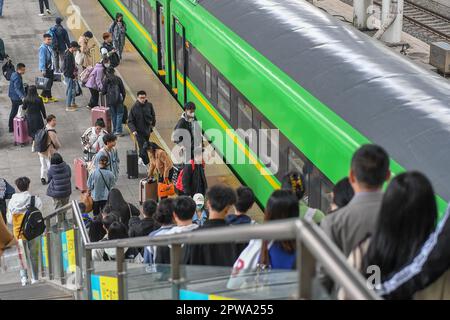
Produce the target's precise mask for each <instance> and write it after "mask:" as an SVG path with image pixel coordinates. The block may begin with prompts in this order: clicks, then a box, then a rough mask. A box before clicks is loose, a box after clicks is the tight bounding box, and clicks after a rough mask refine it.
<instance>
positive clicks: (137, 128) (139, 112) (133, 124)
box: [128, 91, 156, 165]
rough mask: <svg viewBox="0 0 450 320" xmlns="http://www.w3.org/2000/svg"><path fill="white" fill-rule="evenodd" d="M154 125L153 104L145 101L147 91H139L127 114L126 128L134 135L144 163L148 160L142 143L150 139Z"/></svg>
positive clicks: (146, 163)
mask: <svg viewBox="0 0 450 320" xmlns="http://www.w3.org/2000/svg"><path fill="white" fill-rule="evenodd" d="M155 125H156V115H155V110H154V109H153V105H152V104H151V103H150V102H148V101H147V93H146V92H145V91H139V92H138V93H137V101H136V103H135V104H134V105H133V107H132V108H131V110H130V112H129V114H128V128H129V129H130V131H131V133H132V134H133V135H134V136H135V137H136V140H137V142H138V145H139V156H140V158H141V159H142V160H140V161H142V162H143V163H144V164H145V165H148V163H149V162H150V160H149V158H148V155H147V152H146V150H145V148H144V144H145V143H146V142H148V140H149V139H150V134H151V133H152V131H153V128H154V127H155Z"/></svg>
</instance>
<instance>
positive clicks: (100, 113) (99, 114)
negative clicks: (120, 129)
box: [91, 106, 112, 133]
mask: <svg viewBox="0 0 450 320" xmlns="http://www.w3.org/2000/svg"><path fill="white" fill-rule="evenodd" d="M99 118H102V119H103V121H105V124H106V128H105V129H106V131H108V132H109V133H111V127H112V124H111V114H110V112H109V108H107V107H101V106H100V107H95V108H92V110H91V119H92V126H95V122H96V121H97V119H99Z"/></svg>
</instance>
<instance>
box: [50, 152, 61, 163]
mask: <svg viewBox="0 0 450 320" xmlns="http://www.w3.org/2000/svg"><path fill="white" fill-rule="evenodd" d="M63 162H64V160H63V157H62V156H61V155H60V154H59V153H57V152H56V153H54V154H53V155H52V157H51V158H50V164H61V163H63Z"/></svg>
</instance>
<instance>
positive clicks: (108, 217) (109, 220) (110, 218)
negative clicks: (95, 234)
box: [102, 212, 119, 230]
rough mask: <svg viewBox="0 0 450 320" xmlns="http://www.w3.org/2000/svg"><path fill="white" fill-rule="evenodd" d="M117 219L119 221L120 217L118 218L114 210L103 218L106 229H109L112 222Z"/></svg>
mask: <svg viewBox="0 0 450 320" xmlns="http://www.w3.org/2000/svg"><path fill="white" fill-rule="evenodd" d="M116 221H119V219H117V216H116V215H115V214H114V213H112V212H111V213H109V214H108V215H106V216H105V217H103V218H102V223H103V226H104V227H105V228H106V230H108V229H109V227H110V226H111V224H112V223H113V222H116Z"/></svg>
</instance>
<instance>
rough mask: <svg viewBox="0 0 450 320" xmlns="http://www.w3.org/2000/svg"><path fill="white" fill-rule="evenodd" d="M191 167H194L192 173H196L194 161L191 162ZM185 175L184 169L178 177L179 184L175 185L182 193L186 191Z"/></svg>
mask: <svg viewBox="0 0 450 320" xmlns="http://www.w3.org/2000/svg"><path fill="white" fill-rule="evenodd" d="M191 166H192V171H194V170H195V162H194V160H191ZM183 175H184V168H183V169H181V170H180V171H179V173H178V177H177V183H176V185H175V187H176V188H177V190H180V191H184V188H183Z"/></svg>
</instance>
